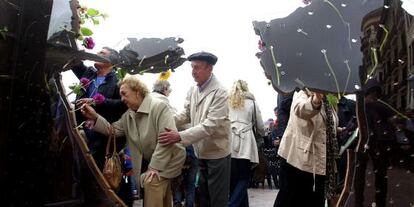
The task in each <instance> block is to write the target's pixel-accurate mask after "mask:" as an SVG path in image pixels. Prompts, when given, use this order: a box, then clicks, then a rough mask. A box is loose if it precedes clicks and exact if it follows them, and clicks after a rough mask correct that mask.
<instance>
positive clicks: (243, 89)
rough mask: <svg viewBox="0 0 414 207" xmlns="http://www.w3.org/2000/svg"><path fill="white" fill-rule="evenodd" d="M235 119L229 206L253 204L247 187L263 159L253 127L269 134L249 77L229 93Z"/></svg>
mask: <svg viewBox="0 0 414 207" xmlns="http://www.w3.org/2000/svg"><path fill="white" fill-rule="evenodd" d="M229 109H230V111H229V119H230V121H231V132H232V134H231V177H230V200H229V207H238V206H243V207H245V206H249V201H248V195H247V187H248V186H249V181H250V172H251V168H252V167H253V166H255V165H257V164H258V163H259V155H258V151H257V150H258V149H257V146H256V139H255V136H254V133H253V127H255V128H256V130H257V133H259V134H260V135H261V136H263V135H264V134H265V131H264V126H263V121H262V116H261V113H260V109H259V107H258V105H257V103H256V102H255V98H254V96H253V94H251V93H250V92H249V89H248V86H247V83H246V81H243V80H238V81H236V82H235V83H234V84H233V88H232V90H231V93H230V97H229Z"/></svg>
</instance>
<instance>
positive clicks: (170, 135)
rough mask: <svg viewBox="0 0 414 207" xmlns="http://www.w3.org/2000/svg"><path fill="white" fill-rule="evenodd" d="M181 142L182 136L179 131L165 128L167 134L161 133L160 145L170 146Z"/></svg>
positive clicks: (159, 137)
mask: <svg viewBox="0 0 414 207" xmlns="http://www.w3.org/2000/svg"><path fill="white" fill-rule="evenodd" d="M177 142H180V134H179V133H178V132H177V131H174V130H171V129H168V128H165V132H161V133H160V135H159V136H158V143H160V144H161V145H163V146H165V145H170V144H175V143H177Z"/></svg>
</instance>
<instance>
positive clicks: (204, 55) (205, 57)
mask: <svg viewBox="0 0 414 207" xmlns="http://www.w3.org/2000/svg"><path fill="white" fill-rule="evenodd" d="M187 60H189V61H193V60H202V61H206V62H207V63H208V64H210V65H215V64H216V62H217V56H215V55H213V54H211V53H209V52H198V53H194V54H192V55H190V56H188V58H187Z"/></svg>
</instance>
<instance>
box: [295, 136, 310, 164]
mask: <svg viewBox="0 0 414 207" xmlns="http://www.w3.org/2000/svg"><path fill="white" fill-rule="evenodd" d="M298 136H299V137H298V139H297V143H296V144H297V146H296V147H297V150H298V151H297V155H296V156H297V159H298V160H299V163H301V165H302V166H303V167H304V168H309V169H310V168H311V167H312V163H313V160H312V157H313V156H314V154H313V149H312V142H311V138H310V137H307V136H304V135H301V134H298Z"/></svg>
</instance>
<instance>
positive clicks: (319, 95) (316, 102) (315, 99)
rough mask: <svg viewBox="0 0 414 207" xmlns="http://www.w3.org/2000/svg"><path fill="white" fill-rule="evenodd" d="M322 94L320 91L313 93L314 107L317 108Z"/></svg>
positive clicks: (320, 102)
mask: <svg viewBox="0 0 414 207" xmlns="http://www.w3.org/2000/svg"><path fill="white" fill-rule="evenodd" d="M323 96H324V95H323V94H322V93H313V96H312V105H313V106H314V108H319V107H320V106H321V104H322V99H323Z"/></svg>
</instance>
